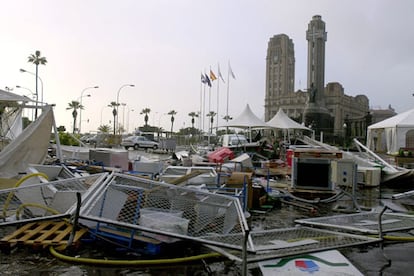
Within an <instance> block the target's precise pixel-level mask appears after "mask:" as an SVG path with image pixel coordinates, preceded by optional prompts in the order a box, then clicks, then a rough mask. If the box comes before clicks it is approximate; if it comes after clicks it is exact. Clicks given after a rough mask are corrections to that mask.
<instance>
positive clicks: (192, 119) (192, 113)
mask: <svg viewBox="0 0 414 276" xmlns="http://www.w3.org/2000/svg"><path fill="white" fill-rule="evenodd" d="M188 116H190V117H191V127H192V128H194V122H195V119H194V117H197V118H198V113H197V112H190V113H188Z"/></svg>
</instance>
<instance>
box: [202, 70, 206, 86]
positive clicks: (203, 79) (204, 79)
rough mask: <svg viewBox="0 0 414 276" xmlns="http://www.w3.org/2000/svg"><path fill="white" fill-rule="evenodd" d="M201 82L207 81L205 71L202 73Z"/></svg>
mask: <svg viewBox="0 0 414 276" xmlns="http://www.w3.org/2000/svg"><path fill="white" fill-rule="evenodd" d="M201 82H202V83H204V84H206V83H207V80H206V77H204V75H203V73H201Z"/></svg>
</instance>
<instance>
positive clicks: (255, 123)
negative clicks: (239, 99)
mask: <svg viewBox="0 0 414 276" xmlns="http://www.w3.org/2000/svg"><path fill="white" fill-rule="evenodd" d="M221 127H237V128H247V129H249V133H250V136H251V130H252V128H270V127H269V126H268V125H267V124H266V123H265V122H264V121H263V120H260V119H259V117H257V116H256V115H255V114H254V113H253V112H252V110H251V109H250V106H249V104H247V105H246V108H245V109H244V110H243V112H242V113H240V115H239V116H237V117H236V118H235V119H234V120H231V121H229V122H227V124H224V125H222V126H221ZM249 138H250V139H251V137H249Z"/></svg>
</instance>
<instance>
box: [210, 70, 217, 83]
mask: <svg viewBox="0 0 414 276" xmlns="http://www.w3.org/2000/svg"><path fill="white" fill-rule="evenodd" d="M216 79H217V77H216V75H214V72H213V71H212V70H211V69H210V80H211V81H215V80H216Z"/></svg>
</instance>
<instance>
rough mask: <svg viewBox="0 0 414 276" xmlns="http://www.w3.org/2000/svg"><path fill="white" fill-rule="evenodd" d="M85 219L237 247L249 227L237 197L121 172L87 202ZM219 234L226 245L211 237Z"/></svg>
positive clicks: (95, 223) (91, 223) (92, 224)
mask: <svg viewBox="0 0 414 276" xmlns="http://www.w3.org/2000/svg"><path fill="white" fill-rule="evenodd" d="M81 218H82V219H83V220H82V223H84V224H86V225H88V226H89V227H92V228H93V227H95V228H99V227H102V226H103V225H108V224H111V225H118V226H119V227H129V228H131V229H139V230H141V231H142V233H143V235H148V236H153V235H167V236H171V237H176V238H185V239H192V240H197V241H201V242H205V243H214V244H218V245H221V246H227V247H236V248H241V247H242V243H243V239H242V238H240V237H243V235H244V234H245V231H246V229H247V222H246V220H245V218H244V214H243V211H242V209H241V206H240V203H239V200H238V199H237V198H234V197H230V196H224V195H218V194H214V193H210V192H208V191H207V190H202V189H197V188H190V187H179V186H174V185H171V184H166V183H163V182H157V181H153V180H149V179H145V178H139V177H135V176H128V175H122V174H115V175H114V176H113V178H112V179H111V180H110V181H109V182H108V185H106V186H105V190H103V191H102V192H100V193H99V194H96V196H95V197H93V198H91V199H90V200H89V202H88V203H86V204H85V207H84V208H82V209H81ZM234 234H239V235H234ZM220 236H226V237H227V238H226V242H225V243H223V242H222V241H216V240H215V239H213V238H212V237H220Z"/></svg>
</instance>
